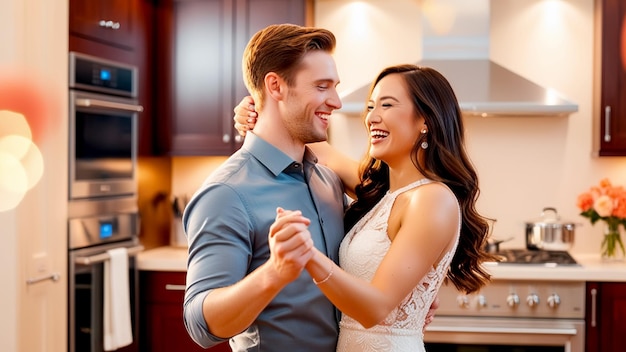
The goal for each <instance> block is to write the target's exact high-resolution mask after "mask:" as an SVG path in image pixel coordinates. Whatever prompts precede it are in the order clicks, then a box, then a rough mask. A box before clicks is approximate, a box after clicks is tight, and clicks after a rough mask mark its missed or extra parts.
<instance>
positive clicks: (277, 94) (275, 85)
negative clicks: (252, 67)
mask: <svg viewBox="0 0 626 352" xmlns="http://www.w3.org/2000/svg"><path fill="white" fill-rule="evenodd" d="M285 86H286V82H285V81H284V80H283V79H282V78H281V77H280V76H279V75H278V74H276V73H275V72H269V73H268V74H266V75H265V89H267V95H268V96H269V97H270V98H272V99H274V100H276V101H280V100H282V99H283V95H284V94H285V91H284V89H285Z"/></svg>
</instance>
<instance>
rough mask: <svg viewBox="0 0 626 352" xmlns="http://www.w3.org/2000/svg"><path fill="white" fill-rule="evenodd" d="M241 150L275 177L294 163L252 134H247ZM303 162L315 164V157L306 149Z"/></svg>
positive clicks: (278, 150)
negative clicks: (246, 152) (245, 151)
mask: <svg viewBox="0 0 626 352" xmlns="http://www.w3.org/2000/svg"><path fill="white" fill-rule="evenodd" d="M243 148H245V149H246V150H247V151H248V152H249V153H250V154H252V156H254V157H255V158H256V159H257V160H258V161H259V162H260V163H261V164H263V165H264V166H265V167H267V168H268V169H269V170H270V171H271V172H272V173H273V174H274V175H275V176H278V175H279V174H280V173H281V172H283V171H285V169H287V168H288V167H290V166H291V165H292V164H293V163H294V162H295V161H294V160H293V159H292V158H291V157H289V156H288V155H287V154H285V153H283V152H282V151H281V150H280V149H278V148H276V147H275V146H273V145H272V144H270V143H268V142H267V141H265V140H264V139H263V138H261V137H259V136H257V135H255V134H254V133H248V134H247V135H246V138H245V140H244V142H243ZM304 162H305V163H311V164H316V163H317V157H316V156H315V154H313V152H312V151H311V149H309V148H308V147H305V149H304Z"/></svg>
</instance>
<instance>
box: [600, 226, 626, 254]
mask: <svg viewBox="0 0 626 352" xmlns="http://www.w3.org/2000/svg"><path fill="white" fill-rule="evenodd" d="M624 258H625V253H624V243H623V242H622V238H621V234H620V227H619V223H618V222H616V221H615V222H607V223H606V226H605V228H604V239H603V240H602V260H603V261H609V262H611V261H623V260H624Z"/></svg>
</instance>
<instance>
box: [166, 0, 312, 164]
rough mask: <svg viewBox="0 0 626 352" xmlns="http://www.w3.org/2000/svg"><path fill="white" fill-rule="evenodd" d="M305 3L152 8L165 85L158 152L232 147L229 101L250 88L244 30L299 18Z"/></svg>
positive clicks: (222, 2)
mask: <svg viewBox="0 0 626 352" xmlns="http://www.w3.org/2000/svg"><path fill="white" fill-rule="evenodd" d="M311 3H312V0H165V1H163V3H162V4H161V5H160V10H159V11H160V14H158V15H157V16H158V18H159V19H157V23H159V26H157V31H159V32H160V34H158V35H157V36H158V38H160V39H161V40H160V41H159V45H161V47H160V48H159V49H158V50H159V53H160V54H159V55H157V56H158V58H157V60H158V65H157V67H158V70H157V72H159V74H160V75H161V74H162V76H161V77H160V79H159V81H160V82H161V83H163V91H161V92H158V93H157V95H158V97H159V98H158V101H159V108H158V113H159V118H158V120H159V138H158V139H159V140H160V141H161V150H162V152H163V153H164V154H170V155H230V154H231V153H232V152H233V151H235V150H236V149H238V148H239V147H240V146H241V140H242V139H241V138H240V137H239V134H238V133H237V132H236V130H235V129H234V128H233V120H232V117H233V108H234V107H235V104H236V103H238V102H239V100H241V98H243V97H244V96H246V95H248V92H247V90H246V89H245V86H244V84H243V78H242V73H241V58H242V56H243V50H244V48H245V46H246V44H247V43H248V40H249V39H250V37H251V36H252V35H253V34H254V33H255V32H256V31H258V30H259V29H261V28H263V27H265V26H267V25H269V24H273V23H285V22H287V23H295V24H305V20H306V13H307V11H311V5H310V4H311ZM168 13H169V14H170V15H169V16H170V17H171V20H168V19H167V16H168ZM168 21H169V22H168ZM169 72H171V73H169ZM168 82H172V83H171V88H168ZM160 89H161V88H160Z"/></svg>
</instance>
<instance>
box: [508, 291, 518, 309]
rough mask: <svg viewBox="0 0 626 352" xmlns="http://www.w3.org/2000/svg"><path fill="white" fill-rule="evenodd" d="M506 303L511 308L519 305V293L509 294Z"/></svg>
mask: <svg viewBox="0 0 626 352" xmlns="http://www.w3.org/2000/svg"><path fill="white" fill-rule="evenodd" d="M506 304H507V305H508V306H509V307H511V308H515V307H517V306H518V305H519V296H518V295H517V293H511V294H509V296H508V297H507V298H506Z"/></svg>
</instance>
